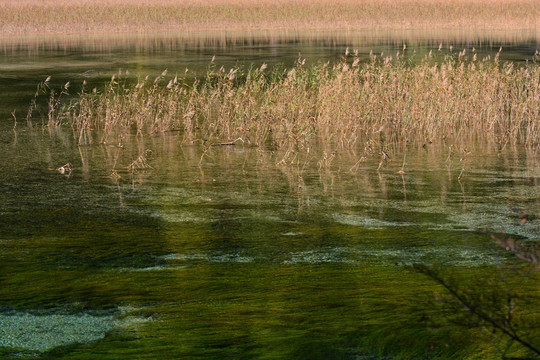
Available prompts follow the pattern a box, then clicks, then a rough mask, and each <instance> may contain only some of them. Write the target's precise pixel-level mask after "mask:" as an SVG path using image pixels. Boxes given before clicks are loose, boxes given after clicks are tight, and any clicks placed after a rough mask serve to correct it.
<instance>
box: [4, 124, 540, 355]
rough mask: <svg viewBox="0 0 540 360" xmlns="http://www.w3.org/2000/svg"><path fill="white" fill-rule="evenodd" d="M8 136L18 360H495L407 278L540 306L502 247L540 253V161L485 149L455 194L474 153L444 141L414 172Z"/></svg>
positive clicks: (9, 307)
mask: <svg viewBox="0 0 540 360" xmlns="http://www.w3.org/2000/svg"><path fill="white" fill-rule="evenodd" d="M1 140H2V142H1V144H2V145H1V146H2V148H1V151H2V154H3V155H2V156H3V159H4V161H2V163H1V164H2V165H1V167H2V168H1V176H0V181H1V185H2V188H3V191H2V194H1V203H2V209H1V217H0V219H1V220H0V221H1V222H2V223H1V226H0V239H1V240H0V267H1V271H0V274H1V278H0V281H1V284H2V286H1V289H0V309H1V311H0V322H1V323H2V331H0V345H1V346H4V347H3V348H2V350H1V351H2V352H1V354H2V357H6V358H10V357H21V356H22V357H29V356H33V357H41V358H64V357H65V358H70V359H74V358H75V359H76V358H80V359H84V358H107V359H109V358H149V359H150V358H156V357H164V358H306V359H308V358H309V359H313V358H320V359H323V358H324V359H327V358H360V359H364V358H366V359H371V358H455V359H458V358H459V359H461V358H486V357H488V358H489V357H496V356H497V354H498V350H497V349H496V348H495V347H493V346H492V345H491V343H490V342H491V341H492V339H491V338H490V337H489V336H485V335H484V334H483V333H482V331H480V329H479V328H477V327H474V326H465V324H467V321H466V317H465V318H464V319H462V320H461V321H458V322H460V323H461V324H462V326H460V325H455V324H453V323H452V320H453V319H452V317H453V316H454V315H455V314H454V315H450V314H448V309H447V308H445V306H444V304H441V303H439V302H437V301H435V298H436V296H442V295H443V294H445V293H444V291H443V290H442V288H441V287H439V286H438V285H436V284H435V282H433V281H432V280H430V279H428V278H427V277H426V276H424V275H422V274H420V273H418V272H417V271H415V270H414V269H413V268H412V266H411V265H412V264H416V263H421V264H428V265H430V266H436V267H438V268H442V269H443V270H442V271H443V273H444V274H445V275H448V276H450V275H451V276H456V277H458V278H460V279H462V280H461V281H462V283H463V284H464V285H463V286H467V285H465V284H466V283H467V282H469V281H472V282H475V281H476V282H475V283H474V284H475V285H474V286H479V289H482V288H481V286H486V288H487V287H488V286H492V285H489V284H490V283H491V282H495V283H497V284H499V285H500V284H504V283H505V281H506V283H508V284H510V285H509V286H511V287H513V288H515V289H517V291H518V293H520V294H522V295H524V296H525V295H526V296H538V286H537V285H538V278H537V274H535V273H533V274H532V275H529V277H527V278H522V276H523V274H522V271H521V270H517V269H515V268H514V266H516V265H518V266H521V265H520V263H519V262H518V261H517V260H516V259H515V258H514V257H513V256H512V255H511V254H509V253H507V252H506V251H505V250H504V249H503V248H501V247H499V246H498V245H496V244H495V243H494V242H493V241H492V240H491V238H490V236H489V233H491V232H497V233H505V234H510V235H512V236H514V237H516V238H521V239H525V240H526V241H528V242H537V241H538V234H539V225H540V224H539V220H538V211H539V204H540V202H539V198H540V193H539V190H538V189H539V187H538V181H539V179H540V174H539V173H538V169H539V168H538V157H537V155H536V154H535V153H525V152H520V151H518V150H516V151H515V152H513V151H512V149H507V150H505V151H502V152H499V153H491V152H481V151H480V150H475V151H474V152H472V153H471V154H470V155H469V159H468V160H467V162H468V163H467V169H466V173H465V175H463V176H462V180H461V182H459V181H458V179H457V178H458V176H459V174H460V172H461V168H462V163H461V162H460V158H459V156H450V157H448V153H446V152H445V151H444V149H443V150H441V149H440V148H437V147H435V146H434V145H433V148H428V149H427V150H426V149H425V148H420V149H418V150H413V149H411V150H409V154H408V157H407V158H408V159H409V160H407V163H406V168H405V169H406V172H405V174H398V170H399V169H401V167H402V161H401V160H402V159H399V160H393V161H390V162H389V163H387V164H386V165H385V166H384V167H383V168H381V170H380V171H377V167H378V162H379V158H378V156H374V157H373V158H372V159H367V160H366V161H365V162H364V163H361V164H360V167H359V168H358V169H355V171H351V170H350V164H351V163H353V164H354V160H355V159H354V156H351V155H350V154H349V155H347V154H341V155H340V156H338V157H337V158H336V160H335V162H334V163H333V164H331V165H330V166H329V167H327V168H321V167H319V165H317V158H315V155H312V156H314V157H313V159H311V160H310V159H309V158H308V159H303V160H302V161H301V162H299V164H300V166H295V165H287V166H285V165H276V162H277V161H276V160H279V159H280V157H281V156H282V155H283V154H279V153H272V152H265V151H261V150H260V149H254V148H248V147H242V146H240V145H237V146H221V147H213V148H211V149H210V151H207V152H206V153H205V154H204V156H203V154H202V153H201V151H200V149H199V148H198V147H180V146H178V138H177V137H176V136H175V135H174V134H171V135H160V136H156V137H147V138H143V139H139V140H137V139H131V140H130V139H128V140H126V142H125V146H124V147H123V148H118V147H111V146H104V145H96V146H89V147H79V146H77V145H76V140H75V139H74V138H73V137H72V135H71V133H70V131H63V130H61V129H58V130H56V131H55V132H54V133H48V132H47V131H45V132H43V130H26V129H24V130H19V131H17V132H13V131H12V130H10V129H9V128H8V129H5V130H4V131H2V135H1ZM146 150H151V153H150V152H148V151H146ZM145 151H146V153H147V154H148V157H147V159H146V160H147V164H148V167H147V168H145V169H142V168H140V169H138V170H136V171H135V173H130V172H128V171H127V170H126V168H125V167H126V166H127V165H129V164H130V163H131V162H132V161H133V160H134V159H136V158H137V156H138V155H139V154H141V153H145ZM473 154H474V155H473ZM351 157H352V158H351ZM396 158H399V157H396ZM201 159H202V160H201ZM304 160H305V161H306V162H305V164H307V165H303V164H304V162H303V161H304ZM67 162H69V163H71V164H72V172H71V173H70V174H67V173H64V174H62V173H61V172H60V171H58V170H57V168H59V167H60V166H62V165H64V164H65V163H67ZM113 170H115V171H113ZM521 211H525V212H526V213H527V214H528V217H529V221H527V222H524V223H522V220H521V218H520V216H519V213H520V212H521ZM485 231H487V233H486V232H485ZM501 271H502V273H504V274H505V275H504V277H501ZM478 279H482V281H478ZM501 286H502V285H501ZM502 288H504V286H503V287H502ZM481 291H483V290H481ZM536 305H538V304H537V303H536ZM526 311H527V314H528V316H533V317H534V316H538V307H532V308H528V309H526ZM14 324H17V326H14ZM51 329H55V332H53V331H52V330H51ZM81 329H86V331H82V330H81ZM20 333H24V334H26V335H25V336H27V337H28V336H32V334H34V338H33V340H27V341H26V342H24V341H21V339H19V340H17V341H15V340H13V337H14V336H15V337H16V336H17V335H16V334H20ZM47 333H49V334H52V336H49V337H47V335H46V334H47ZM19 338H20V337H19ZM10 339H11V340H10Z"/></svg>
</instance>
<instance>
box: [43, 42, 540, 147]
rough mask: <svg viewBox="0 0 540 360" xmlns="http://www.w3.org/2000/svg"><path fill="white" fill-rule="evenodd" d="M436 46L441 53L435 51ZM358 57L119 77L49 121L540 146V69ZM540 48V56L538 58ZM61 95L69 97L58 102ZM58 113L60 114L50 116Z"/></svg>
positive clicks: (272, 136) (106, 130)
mask: <svg viewBox="0 0 540 360" xmlns="http://www.w3.org/2000/svg"><path fill="white" fill-rule="evenodd" d="M430 55H431V54H430ZM396 56H397V59H396V58H394V59H392V58H390V57H387V58H381V57H377V56H372V57H371V61H369V62H368V63H360V61H359V59H358V58H357V57H356V56H354V55H348V56H347V57H345V58H344V59H343V61H341V62H340V63H338V64H335V65H331V64H329V63H326V64H318V65H309V66H308V65H305V63H304V62H303V61H300V60H299V61H298V62H297V64H296V65H295V66H294V67H293V68H291V69H283V68H274V69H273V70H269V69H266V66H265V65H263V66H262V67H260V68H256V69H243V68H233V69H230V70H225V69H224V68H219V69H218V68H217V67H216V66H214V65H211V66H210V67H209V69H208V72H207V74H206V77H205V78H204V79H199V80H195V81H194V82H193V81H191V82H189V81H188V78H187V77H186V78H183V77H179V76H178V75H176V76H174V77H172V76H168V75H167V74H166V72H164V73H163V74H162V75H161V76H159V77H157V78H155V79H148V77H147V78H145V79H141V80H139V81H138V82H136V83H129V82H127V81H124V80H119V79H117V78H116V77H113V79H112V80H111V81H110V83H109V84H108V85H107V86H106V87H105V88H104V89H102V90H98V89H93V90H92V91H86V90H84V89H83V91H82V92H81V94H80V96H79V97H78V98H76V99H74V100H72V102H71V103H69V104H68V103H66V102H65V101H63V102H59V101H57V100H55V99H54V97H51V101H53V102H54V105H55V106H54V111H51V110H49V112H48V116H49V121H52V122H53V123H54V124H59V123H70V124H71V126H72V127H73V129H74V132H75V134H76V136H77V138H78V141H79V143H80V144H88V143H96V142H100V143H113V142H114V143H116V142H121V139H122V137H123V136H125V134H126V133H137V134H138V135H146V134H153V133H160V132H167V131H179V132H181V139H182V142H183V143H184V144H191V143H203V144H206V145H215V144H225V143H228V142H231V141H234V140H238V139H242V141H243V143H244V144H247V145H253V146H261V147H270V148H274V149H306V150H307V149H309V148H310V147H312V146H314V145H315V144H322V145H324V146H327V147H328V149H329V151H333V150H336V149H343V148H347V149H355V148H359V147H360V148H366V147H370V146H372V145H373V144H383V145H385V144H399V143H407V142H418V143H429V142H438V143H441V142H444V143H449V144H455V143H464V144H466V143H469V144H472V143H474V144H478V143H486V144H487V143H490V144H498V145H500V146H504V145H506V144H508V143H512V144H524V145H526V146H530V147H538V146H539V144H540V67H539V66H538V64H536V63H531V64H530V65H529V66H517V65H514V64H512V63H500V62H499V61H498V55H497V56H496V57H495V58H494V59H490V58H489V57H488V58H486V59H483V60H477V59H476V54H474V53H472V54H470V55H467V54H465V51H463V52H461V53H459V55H458V54H456V55H455V56H454V57H446V58H445V59H444V60H442V61H436V60H434V58H433V57H431V56H426V57H425V59H424V60H422V61H421V62H420V63H418V64H409V63H408V62H407V61H404V60H402V59H400V54H396ZM537 56H538V55H537ZM59 104H63V105H61V106H58V105H59ZM51 119H52V120H51Z"/></svg>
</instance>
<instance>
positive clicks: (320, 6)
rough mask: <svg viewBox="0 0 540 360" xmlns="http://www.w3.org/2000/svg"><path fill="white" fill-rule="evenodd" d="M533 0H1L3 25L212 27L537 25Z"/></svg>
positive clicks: (21, 28)
mask: <svg viewBox="0 0 540 360" xmlns="http://www.w3.org/2000/svg"><path fill="white" fill-rule="evenodd" d="M539 8H540V6H539V5H538V2H537V1H535V0H493V1H488V0H472V1H471V0H453V1H444V0H392V1H390V0H375V1H371V0H359V1H358V0H338V1H330V0H300V1H292V0H260V1H252V0H208V1H204V2H203V1H198V0H188V1H184V0H167V1H161V2H159V4H157V3H156V2H154V1H150V0H145V1H135V0H119V1H112V0H72V1H67V0H59V1H52V0H44V1H39V2H36V1H30V0H23V1H13V0H5V1H3V2H2V3H1V4H0V24H1V25H0V33H3V34H9V33H20V34H22V33H26V34H30V33H31V34H40V33H44V32H56V33H66V32H68V33H74V32H76V33H88V32H98V33H104V32H108V33H110V32H111V31H130V32H132V31H135V32H140V31H156V30H159V31H162V30H169V31H171V30H173V31H174V30H176V31H201V30H209V29H227V30H231V29H237V30H247V29H349V30H351V29H411V28H415V29H425V28H448V29H450V28H463V29H492V30H496V29H499V30H510V29H514V30H515V29H519V30H522V29H536V24H537V23H538V20H539V19H540V15H539V14H540V9H539Z"/></svg>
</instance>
